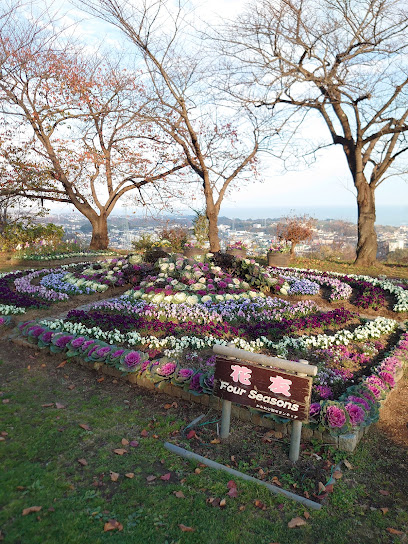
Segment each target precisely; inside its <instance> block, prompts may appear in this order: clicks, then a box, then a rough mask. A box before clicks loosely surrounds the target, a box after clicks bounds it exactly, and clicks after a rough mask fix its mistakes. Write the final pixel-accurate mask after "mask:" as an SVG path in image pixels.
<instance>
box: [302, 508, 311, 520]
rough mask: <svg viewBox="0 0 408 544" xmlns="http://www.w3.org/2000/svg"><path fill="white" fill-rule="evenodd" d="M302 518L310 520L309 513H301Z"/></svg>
mask: <svg viewBox="0 0 408 544" xmlns="http://www.w3.org/2000/svg"><path fill="white" fill-rule="evenodd" d="M303 517H304V518H305V519H309V518H310V514H309V512H308V511H307V510H305V511H304V512H303Z"/></svg>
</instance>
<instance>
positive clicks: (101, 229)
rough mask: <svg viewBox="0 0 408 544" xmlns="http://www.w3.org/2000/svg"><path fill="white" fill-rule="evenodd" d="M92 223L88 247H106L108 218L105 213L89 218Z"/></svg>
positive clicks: (107, 242) (107, 241)
mask: <svg viewBox="0 0 408 544" xmlns="http://www.w3.org/2000/svg"><path fill="white" fill-rule="evenodd" d="M91 224H92V239H91V243H90V246H89V247H90V249H107V248H108V244H109V236H108V218H107V216H106V214H102V215H99V216H97V218H96V219H95V220H91Z"/></svg>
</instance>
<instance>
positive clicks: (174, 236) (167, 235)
mask: <svg viewBox="0 0 408 544" xmlns="http://www.w3.org/2000/svg"><path fill="white" fill-rule="evenodd" d="M159 239H160V240H168V241H169V242H170V247H171V248H172V250H173V251H174V252H176V253H181V252H182V251H183V248H184V244H185V243H187V242H188V231H187V229H184V228H183V227H165V228H164V229H162V230H161V232H160V233H159Z"/></svg>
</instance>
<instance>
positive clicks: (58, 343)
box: [55, 336, 73, 348]
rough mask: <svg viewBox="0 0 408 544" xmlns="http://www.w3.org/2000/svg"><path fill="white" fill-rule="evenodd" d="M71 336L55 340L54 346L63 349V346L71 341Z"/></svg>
mask: <svg viewBox="0 0 408 544" xmlns="http://www.w3.org/2000/svg"><path fill="white" fill-rule="evenodd" d="M72 338H73V336H60V337H59V338H57V340H56V342H55V345H56V346H58V347H59V348H65V346H66V345H67V344H68V342H70V341H71V340H72Z"/></svg>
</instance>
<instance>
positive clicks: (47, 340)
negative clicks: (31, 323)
mask: <svg viewBox="0 0 408 544" xmlns="http://www.w3.org/2000/svg"><path fill="white" fill-rule="evenodd" d="M53 334H54V333H53V332H52V331H45V332H44V333H43V334H42V335H41V338H40V340H41V342H44V344H49V343H50V342H51V338H52V336H53Z"/></svg>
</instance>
